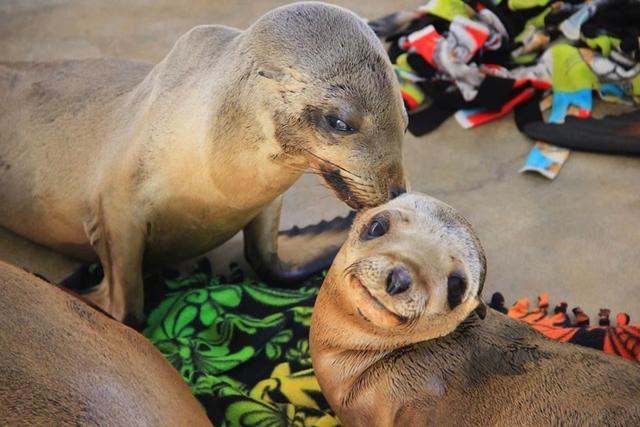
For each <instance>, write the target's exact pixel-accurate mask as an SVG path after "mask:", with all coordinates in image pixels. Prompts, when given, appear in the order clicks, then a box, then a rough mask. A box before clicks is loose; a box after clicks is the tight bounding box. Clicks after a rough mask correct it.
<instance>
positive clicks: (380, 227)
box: [364, 216, 389, 240]
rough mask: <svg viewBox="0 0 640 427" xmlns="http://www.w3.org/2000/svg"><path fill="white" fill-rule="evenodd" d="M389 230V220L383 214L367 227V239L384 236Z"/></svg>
mask: <svg viewBox="0 0 640 427" xmlns="http://www.w3.org/2000/svg"><path fill="white" fill-rule="evenodd" d="M387 231H389V220H388V219H387V218H385V217H383V216H378V217H375V218H374V219H373V220H372V221H371V222H370V223H369V226H368V227H367V231H366V234H365V236H364V238H365V240H371V239H376V238H378V237H381V236H384V235H385V234H386V233H387Z"/></svg>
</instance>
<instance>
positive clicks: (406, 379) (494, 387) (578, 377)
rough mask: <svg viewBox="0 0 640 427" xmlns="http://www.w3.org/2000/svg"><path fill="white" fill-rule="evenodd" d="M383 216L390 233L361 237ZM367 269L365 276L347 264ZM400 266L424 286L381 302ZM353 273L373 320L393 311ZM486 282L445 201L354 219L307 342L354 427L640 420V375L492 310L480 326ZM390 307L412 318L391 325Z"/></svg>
mask: <svg viewBox="0 0 640 427" xmlns="http://www.w3.org/2000/svg"><path fill="white" fill-rule="evenodd" d="M384 211H388V212H390V215H389V217H390V218H392V221H391V225H390V230H389V232H388V233H387V234H386V235H385V236H382V237H379V238H377V239H375V240H370V241H362V239H361V238H360V230H361V229H362V228H363V227H366V226H367V224H368V222H369V221H370V220H371V218H373V217H374V216H375V215H376V214H378V213H379V212H384ZM381 257H382V261H381V260H380V259H381ZM451 257H454V258H455V259H456V261H455V262H454V263H453V264H457V265H456V267H454V269H455V270H460V269H462V270H464V271H465V272H466V277H467V278H468V279H469V282H470V283H469V285H468V289H467V294H466V295H465V296H464V298H463V300H462V302H461V304H460V305H458V306H457V307H455V308H454V309H453V310H450V309H449V308H448V307H447V305H446V303H445V300H444V299H443V297H442V294H443V293H444V294H446V291H447V281H446V275H447V274H448V273H449V272H451V271H452V265H453V264H452V259H451ZM371 259H373V260H374V262H373V264H372V263H371V262H370V261H368V260H371ZM363 262H364V263H366V264H367V265H369V268H367V269H365V270H364V273H362V272H360V271H361V270H360V269H359V268H356V269H353V268H352V267H350V266H352V265H354V264H355V265H362V264H363ZM397 263H400V264H402V265H406V266H410V270H411V273H412V275H413V277H414V278H419V280H418V283H414V285H415V286H414V285H412V291H413V292H410V291H407V292H405V293H403V294H399V295H396V296H390V295H383V293H382V292H378V288H379V287H380V284H381V283H383V282H384V280H383V278H384V274H385V273H386V272H387V271H388V270H389V268H390V266H391V265H397ZM372 265H373V266H372ZM354 271H355V274H356V278H358V280H360V281H361V282H363V283H364V284H365V285H366V286H367V288H369V290H370V292H371V294H373V295H374V296H376V298H377V299H378V300H379V301H380V302H381V303H382V304H383V305H384V307H385V308H386V310H385V311H384V312H385V316H376V315H375V314H374V315H369V313H377V312H380V311H381V310H384V309H382V308H381V307H380V306H379V305H378V304H374V303H373V301H372V300H371V299H370V298H368V299H367V298H361V297H360V295H359V294H358V293H357V292H355V289H359V288H357V287H356V288H354V287H353V286H352V285H351V283H352V281H353V274H351V273H352V272H354ZM346 272H349V273H346ZM483 282H484V255H483V252H482V248H481V246H480V244H479V242H478V240H477V238H476V237H475V234H474V233H473V230H472V229H471V228H470V226H469V224H468V223H467V222H466V221H465V220H464V219H463V218H462V217H460V216H458V215H457V214H455V212H454V211H453V210H452V209H451V208H450V207H448V206H446V205H444V204H443V203H441V202H438V201H436V200H434V199H432V198H429V197H427V196H424V195H420V194H407V195H404V196H401V197H399V198H398V199H395V200H393V201H391V202H389V203H388V204H386V205H383V206H380V207H378V208H376V209H374V210H372V211H371V212H366V213H365V214H361V215H360V216H359V217H358V218H357V220H356V221H355V223H354V226H353V230H352V232H351V234H350V237H349V239H348V240H347V242H346V243H345V245H344V246H343V248H342V249H341V250H340V252H339V254H338V257H337V258H336V260H335V262H334V265H333V266H332V268H331V270H330V271H329V273H328V275H327V278H326V280H325V282H324V284H323V285H322V288H321V290H320V293H319V295H318V299H317V302H316V305H315V307H314V311H313V317H312V324H311V336H310V344H311V356H312V361H313V366H314V369H315V372H316V375H317V378H318V381H319V383H320V386H321V388H322V391H323V393H324V395H325V397H326V398H327V401H328V402H329V404H330V405H331V407H332V408H333V409H334V410H335V412H336V414H337V415H338V417H339V418H340V419H341V421H343V422H344V424H345V425H347V426H367V427H371V426H381V427H382V426H384V427H386V426H403V427H404V426H424V425H435V426H440V425H456V426H475V425H496V426H498V425H522V426H532V425H575V426H584V425H594V426H596V425H638V423H640V400H638V399H639V397H640V367H638V366H637V365H636V364H633V363H630V362H628V361H626V360H624V359H621V358H619V357H615V356H611V355H607V354H604V353H602V352H600V351H596V350H592V349H588V348H584V347H577V346H573V345H571V344H564V343H558V342H555V341H551V340H548V339H547V338H545V337H544V336H542V335H541V334H539V333H538V332H536V331H535V330H533V329H532V328H531V327H529V326H528V325H526V324H524V323H521V322H518V321H516V320H513V319H510V318H508V317H506V316H504V315H501V314H499V313H496V312H493V311H490V312H489V313H487V316H486V318H485V319H484V320H481V319H480V318H479V317H478V315H477V314H476V311H477V310H478V309H477V308H476V306H477V305H478V298H479V294H480V291H481V289H482V285H483ZM415 301H418V304H417V306H416V305H415ZM415 307H417V309H416V308H415ZM389 311H393V312H395V313H397V314H401V315H403V316H405V317H407V318H408V319H409V320H408V321H406V322H397V321H396V322H390V321H389V317H388V312H389ZM362 312H364V313H365V317H366V318H367V319H369V320H368V321H367V320H365V318H363V316H362V315H360V314H359V313H362Z"/></svg>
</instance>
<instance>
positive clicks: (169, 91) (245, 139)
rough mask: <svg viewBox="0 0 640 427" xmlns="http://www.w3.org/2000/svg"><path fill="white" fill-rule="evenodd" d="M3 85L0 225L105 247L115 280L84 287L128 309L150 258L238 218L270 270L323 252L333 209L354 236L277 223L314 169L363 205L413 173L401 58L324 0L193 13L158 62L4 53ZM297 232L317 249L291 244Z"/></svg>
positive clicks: (222, 235)
mask: <svg viewBox="0 0 640 427" xmlns="http://www.w3.org/2000/svg"><path fill="white" fill-rule="evenodd" d="M0 97H1V98H2V99H3V102H2V103H1V105H0V225H2V226H5V227H7V228H8V229H10V230H12V231H14V232H16V233H18V234H20V235H22V236H25V237H27V238H29V239H31V240H34V241H36V242H39V243H41V244H44V245H46V246H48V247H51V248H54V249H56V250H59V251H61V252H64V253H66V254H69V255H72V256H75V257H78V258H81V259H84V260H93V259H95V258H96V256H97V258H98V259H99V260H100V262H101V263H102V266H103V270H104V272H105V278H104V280H103V282H102V283H101V284H100V286H99V287H98V288H97V289H96V290H95V292H93V293H92V294H91V295H89V298H90V300H92V301H93V302H95V303H96V304H98V305H99V306H101V307H102V308H104V309H105V310H106V311H108V312H109V313H111V314H112V315H113V316H114V317H116V318H118V319H124V318H125V317H126V316H132V318H133V320H140V319H141V318H142V316H143V307H142V305H143V297H142V292H143V291H142V264H143V261H144V262H145V263H146V264H147V265H158V264H163V263H169V262H176V261H180V260H184V259H187V258H191V257H194V256H198V255H201V254H203V253H205V252H207V251H209V250H210V249H213V248H214V247H216V246H218V245H220V244H222V243H223V242H225V241H226V240H228V239H229V238H231V237H232V236H233V235H234V234H235V233H237V232H238V231H240V230H243V229H244V232H245V252H246V255H247V258H248V260H249V262H250V264H251V265H252V266H253V267H254V268H255V269H256V270H257V272H258V273H259V274H260V275H261V276H262V277H263V278H266V279H268V280H271V281H278V282H280V283H284V282H287V281H295V280H299V279H300V278H301V277H304V276H305V275H308V274H312V273H314V272H317V271H318V270H319V269H321V268H324V267H326V266H328V265H329V262H330V261H331V260H332V259H333V255H335V252H336V251H337V249H338V248H339V245H340V243H341V241H342V238H344V235H346V230H347V229H348V224H347V225H346V227H344V228H343V229H344V231H345V232H344V233H343V234H340V233H339V232H336V229H338V230H337V231H339V229H340V227H335V225H336V224H335V223H331V224H329V228H331V229H332V230H333V232H334V234H335V235H338V237H341V239H340V240H338V239H337V238H336V239H324V237H323V238H322V239H318V240H320V241H324V242H325V243H326V241H327V240H329V242H328V243H327V244H326V245H323V246H322V247H319V248H316V249H317V250H314V247H316V246H315V245H314V244H313V241H314V240H313V239H312V238H311V236H312V235H313V234H314V233H312V231H314V230H313V229H311V230H306V231H305V232H302V233H295V232H292V233H286V234H285V235H280V236H279V233H278V228H279V218H280V208H281V203H282V198H281V195H282V194H283V193H284V192H285V190H286V189H287V188H289V187H290V186H291V185H292V184H293V183H294V182H295V181H296V180H297V179H298V178H299V177H300V176H301V174H302V173H303V172H304V171H305V170H307V169H309V168H311V170H313V171H314V172H316V173H317V174H319V175H320V176H321V177H322V178H323V179H324V181H325V182H326V184H327V185H328V186H330V187H331V188H332V189H333V190H334V191H335V193H336V194H337V195H338V197H340V198H341V199H342V200H343V201H345V202H346V203H347V204H349V205H350V206H351V207H352V208H355V209H359V208H362V207H366V206H375V205H378V204H380V203H383V202H385V201H387V200H388V199H390V198H392V197H394V196H396V195H398V194H400V193H402V192H404V188H405V180H404V174H403V167H402V149H401V142H402V139H403V135H404V131H405V129H406V125H407V116H406V112H405V110H404V106H403V103H402V99H401V96H400V91H399V87H398V83H397V81H396V78H395V75H394V72H393V68H392V66H391V63H390V62H389V59H388V56H387V54H386V52H385V50H384V48H383V46H382V44H381V43H380V41H379V40H378V38H377V37H376V35H375V34H374V33H373V31H372V30H371V29H369V28H368V27H367V25H366V24H365V23H364V22H363V21H362V20H361V19H360V18H359V17H358V16H356V15H355V14H353V13H352V12H349V11H347V10H345V9H342V8H339V7H335V6H330V5H326V4H322V3H298V4H293V5H289V6H285V7H282V8H279V9H275V10H274V11H271V12H269V13H267V14H266V15H264V16H263V17H262V18H260V19H259V20H258V21H257V22H256V23H254V24H253V25H252V26H251V27H249V28H248V29H247V30H246V31H240V30H237V29H233V28H229V27H224V26H218V25H206V26H199V27H196V28H194V29H192V30H191V31H189V32H188V33H187V34H185V35H184V36H182V37H181V38H180V39H179V40H178V41H177V43H176V44H175V46H174V47H173V49H172V50H171V52H170V53H169V54H168V55H167V56H166V57H165V58H164V59H163V60H162V61H161V62H160V63H159V64H157V65H155V66H153V65H150V64H143V63H137V62H131V61H123V60H115V59H96V60H81V61H61V62H51V63H15V64H6V63H5V64H2V65H0ZM330 231H331V230H330ZM297 235H298V236H299V235H302V236H304V237H305V238H307V237H308V238H309V239H308V240H310V241H311V242H307V243H305V244H304V247H305V250H304V251H300V249H299V246H298V249H297V250H294V249H292V248H291V247H289V248H286V247H284V246H286V245H287V243H289V244H292V242H293V241H295V240H296V237H297ZM298 240H300V239H298ZM318 240H316V241H318ZM279 247H280V249H281V250H280V252H281V253H282V252H287V253H294V254H297V255H299V256H298V258H292V259H281V258H280V257H279V256H278V248H279ZM283 249H284V251H283Z"/></svg>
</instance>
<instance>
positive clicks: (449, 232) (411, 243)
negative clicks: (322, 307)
mask: <svg viewBox="0 0 640 427" xmlns="http://www.w3.org/2000/svg"><path fill="white" fill-rule="evenodd" d="M484 275H485V259H484V253H483V250H482V247H481V246H480V243H479V241H478V239H477V237H476V236H475V234H474V233H473V230H472V229H471V227H470V225H469V223H468V222H467V221H466V220H465V219H464V218H463V217H461V216H460V215H458V214H457V213H456V212H455V211H454V210H453V208H451V207H450V206H448V205H446V204H445V203H443V202H440V201H438V200H436V199H433V198H431V197H429V196H426V195H422V194H416V193H410V194H405V195H402V196H400V197H398V198H396V199H394V200H392V201H390V202H389V203H387V204H385V205H382V206H379V207H377V208H373V209H369V210H366V211H363V212H361V213H360V214H358V216H357V217H356V220H355V222H354V225H353V227H352V230H351V233H350V235H349V238H348V239H347V242H346V243H345V244H344V246H343V247H342V249H341V250H340V252H339V254H338V256H337V257H336V260H335V261H334V264H333V266H332V268H331V271H330V272H329V277H330V278H333V279H332V280H331V281H330V283H331V284H330V285H329V286H330V287H333V289H328V290H327V292H330V293H333V294H334V297H335V299H336V303H337V304H339V305H342V307H341V310H343V311H346V312H348V313H351V316H352V318H353V319H354V321H356V322H358V323H359V324H360V325H361V326H362V327H363V328H365V329H370V328H374V329H376V330H378V332H376V333H377V334H379V335H385V332H387V333H388V334H390V335H393V334H398V331H399V330H400V329H406V330H409V331H410V332H411V333H412V334H413V335H415V336H424V334H425V333H427V335H429V336H433V337H435V336H441V335H445V334H447V333H449V332H451V331H452V330H453V329H455V327H457V325H458V324H459V323H460V322H461V321H462V320H464V319H465V318H466V317H467V316H468V315H469V314H470V313H471V312H472V311H473V310H474V309H476V307H477V306H478V302H479V294H480V292H481V289H482V285H483V282H484ZM325 283H327V282H325ZM381 331H382V332H381Z"/></svg>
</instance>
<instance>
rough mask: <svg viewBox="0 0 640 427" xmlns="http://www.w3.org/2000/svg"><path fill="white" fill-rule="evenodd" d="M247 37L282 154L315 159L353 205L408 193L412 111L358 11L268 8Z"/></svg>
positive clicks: (309, 162) (303, 163)
mask: <svg viewBox="0 0 640 427" xmlns="http://www.w3.org/2000/svg"><path fill="white" fill-rule="evenodd" d="M246 43H247V46H248V49H247V55H248V56H250V59H249V60H250V61H251V62H252V64H253V65H252V67H253V74H252V77H251V78H255V79H257V80H256V82H257V85H256V87H257V88H258V90H259V91H261V92H262V93H263V96H261V99H263V100H264V102H263V104H264V105H263V106H262V111H263V112H264V116H265V117H267V116H268V120H269V121H270V122H271V123H273V124H272V126H271V127H272V129H273V136H274V139H275V140H276V141H277V143H278V145H279V150H280V153H279V155H277V156H275V157H276V158H277V159H278V160H281V161H289V162H291V163H292V164H295V165H297V166H299V167H311V168H312V169H313V170H314V171H315V172H316V173H318V174H319V175H320V176H321V177H322V178H323V179H324V180H325V182H326V183H327V184H328V185H329V186H330V187H331V188H332V189H333V190H334V191H335V193H336V194H337V195H338V197H340V198H341V199H342V200H343V201H345V202H346V203H347V204H349V205H350V206H351V207H353V208H355V209H359V208H362V207H369V206H377V205H379V204H381V203H384V202H386V201H387V200H389V199H391V198H393V197H395V196H397V195H398V194H401V193H403V192H404V191H405V186H406V184H405V177H404V171H403V167H402V147H401V144H402V139H403V136H404V131H405V129H406V126H407V115H406V112H405V109H404V106H403V103H402V99H401V96H400V90H399V87H398V82H397V79H396V77H395V75H394V72H393V68H392V66H391V63H390V62H389V59H388V56H387V54H386V52H385V51H384V48H383V46H382V44H381V43H380V41H379V40H378V38H377V37H376V35H375V34H374V33H373V31H372V30H371V29H370V28H369V27H368V26H367V25H366V24H365V23H364V22H363V21H362V19H360V18H359V17H358V16H356V15H355V14H353V13H352V12H350V11H348V10H346V9H342V8H339V7H336V6H331V5H327V4H323V3H313V2H306V3H296V4H293V5H288V6H284V7H281V8H278V9H276V10H274V11H272V12H269V13H268V14H266V15H265V16H263V17H262V18H261V19H260V20H258V21H257V22H256V23H255V24H254V25H253V26H252V27H251V28H249V29H248V30H247V33H246ZM265 94H266V95H265ZM265 120H266V118H265Z"/></svg>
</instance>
